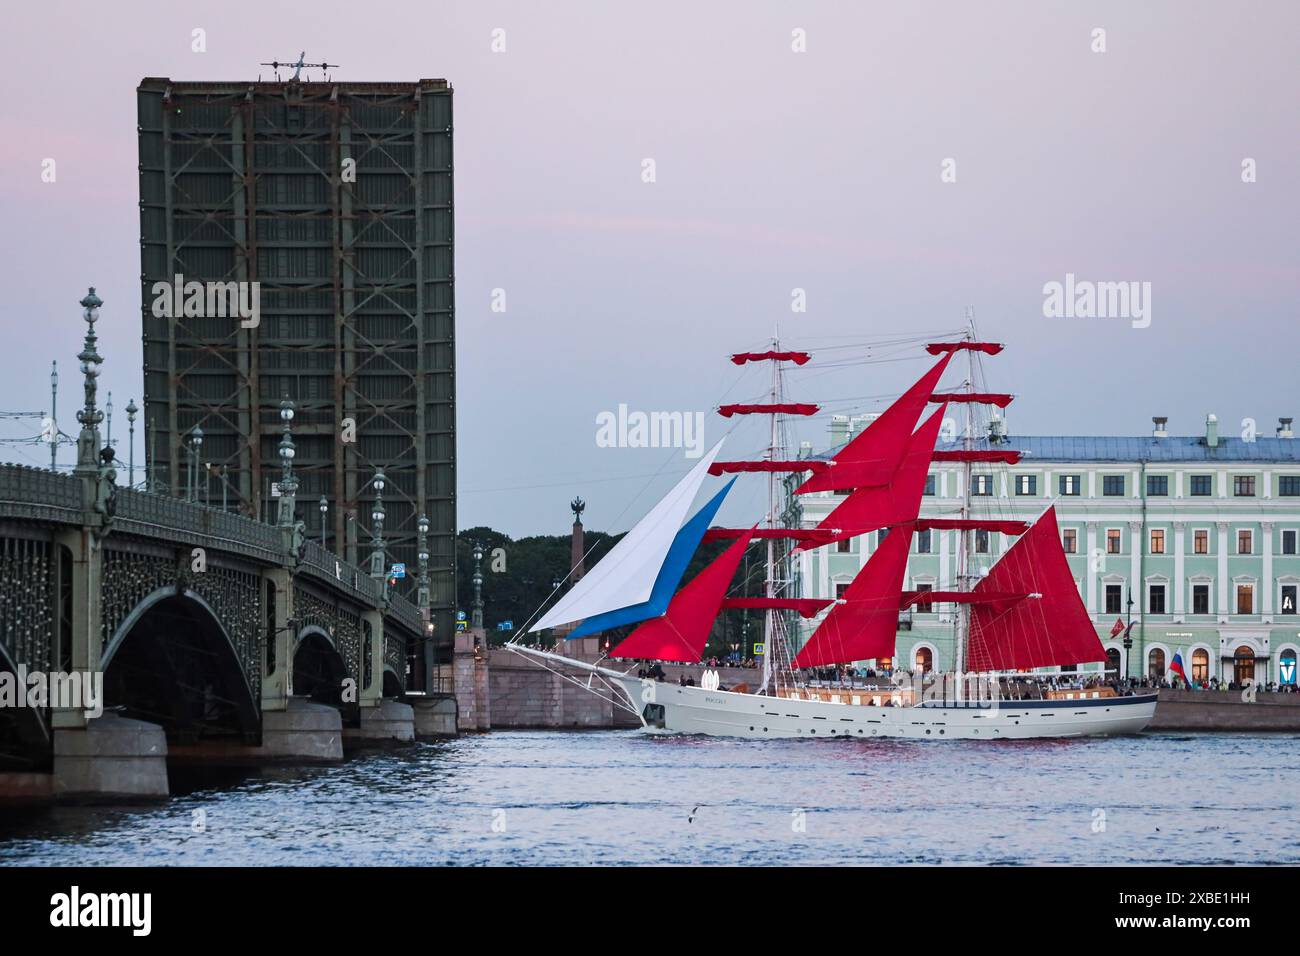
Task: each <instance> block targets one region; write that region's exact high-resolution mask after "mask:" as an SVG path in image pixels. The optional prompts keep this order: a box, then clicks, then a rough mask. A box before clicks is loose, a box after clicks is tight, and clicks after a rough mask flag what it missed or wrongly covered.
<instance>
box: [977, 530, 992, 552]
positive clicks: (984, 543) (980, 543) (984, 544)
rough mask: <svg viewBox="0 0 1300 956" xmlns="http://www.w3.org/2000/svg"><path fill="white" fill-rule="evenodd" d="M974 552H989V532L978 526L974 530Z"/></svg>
mask: <svg viewBox="0 0 1300 956" xmlns="http://www.w3.org/2000/svg"><path fill="white" fill-rule="evenodd" d="M975 553H976V554H988V553H989V533H988V532H987V531H985V530H984V529H983V528H978V529H976V531H975Z"/></svg>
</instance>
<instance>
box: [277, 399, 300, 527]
mask: <svg viewBox="0 0 1300 956" xmlns="http://www.w3.org/2000/svg"><path fill="white" fill-rule="evenodd" d="M280 421H282V422H284V433H283V434H282V435H281V436H280V509H279V515H278V520H277V523H278V524H279V525H280V527H282V528H292V527H293V514H294V511H295V509H296V507H297V500H298V499H297V493H298V479H297V478H296V477H294V474H293V457H294V455H295V454H297V449H295V448H294V447H293V402H291V401H289V399H287V398H286V399H285V400H284V401H282V402H280Z"/></svg>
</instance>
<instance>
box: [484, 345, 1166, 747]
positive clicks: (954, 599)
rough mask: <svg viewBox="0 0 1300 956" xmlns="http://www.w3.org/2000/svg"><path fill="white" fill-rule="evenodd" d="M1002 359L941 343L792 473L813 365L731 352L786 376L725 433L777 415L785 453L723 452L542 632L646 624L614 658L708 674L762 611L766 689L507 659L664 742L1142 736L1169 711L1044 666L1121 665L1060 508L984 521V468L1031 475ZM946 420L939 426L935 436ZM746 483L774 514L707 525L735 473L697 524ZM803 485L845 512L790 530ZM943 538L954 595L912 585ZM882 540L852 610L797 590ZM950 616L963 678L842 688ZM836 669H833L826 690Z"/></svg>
mask: <svg viewBox="0 0 1300 956" xmlns="http://www.w3.org/2000/svg"><path fill="white" fill-rule="evenodd" d="M1002 350H1003V346H1002V345H1001V344H999V343H993V342H983V341H979V340H978V339H977V337H976V335H975V331H974V327H973V324H972V326H971V328H970V330H969V331H968V332H967V333H966V334H965V335H964V336H963V337H962V338H961V339H960V340H958V341H951V342H932V343H928V344H927V345H926V351H927V352H928V353H929V354H930V355H931V356H934V357H936V359H937V360H936V361H935V364H934V365H933V367H931V368H930V369H929V371H927V372H926V374H925V375H923V376H922V377H921V378H920V379H919V380H918V381H917V382H916V383H915V384H914V385H913V386H912V387H911V388H909V389H908V390H907V391H906V392H904V393H903V394H902V395H901V396H900V397H899V398H898V399H897V400H896V401H895V402H894V403H893V404H892V405H890V406H889V407H888V408H887V409H886V410H885V411H884V412H883V413H881V414H880V415H879V416H878V417H877V418H876V419H875V420H874V421H872V422H871V423H870V424H869V425H868V426H867V427H866V428H865V429H863V430H862V431H861V432H860V433H859V434H858V435H857V436H856V437H854V438H853V439H852V440H851V441H849V442H848V443H847V444H845V445H844V446H843V447H842V448H840V449H839V450H838V451H836V452H835V454H834V457H833V458H831V459H830V460H813V459H808V458H800V459H796V460H789V459H788V457H787V455H786V454H785V450H784V429H783V428H782V427H781V426H782V424H783V422H784V420H785V418H786V417H788V416H809V415H814V414H816V413H817V412H818V411H820V408H819V406H817V405H815V404H808V403H802V402H789V401H786V400H785V395H784V378H783V375H782V370H783V369H784V368H786V367H788V366H789V364H791V363H793V364H794V365H800V366H801V365H804V364H805V363H807V362H809V361H810V360H811V358H812V356H811V355H810V354H809V353H808V352H805V351H794V350H788V349H783V348H782V347H781V344H780V341H779V340H778V339H776V338H774V339H773V340H772V343H771V347H770V348H768V349H766V350H765V351H762V352H741V353H737V354H735V355H732V356H731V361H732V362H733V363H735V364H736V365H747V364H750V363H767V364H768V365H770V367H771V373H772V374H771V387H770V390H769V392H768V395H767V396H766V397H767V399H768V400H767V401H765V402H762V403H746V404H731V405H723V406H721V407H720V408H719V409H718V411H719V413H720V414H722V415H723V416H725V417H728V418H730V417H733V416H742V415H743V416H750V415H754V416H768V418H769V419H770V428H769V430H768V433H769V443H768V447H767V449H766V452H765V453H764V454H763V456H762V458H761V459H759V460H752V461H724V460H719V457H718V456H719V454H720V451H721V447H722V444H723V443H722V442H721V441H720V442H718V444H716V445H715V446H714V447H713V448H711V449H710V450H709V451H708V452H707V453H706V454H705V455H704V456H703V457H702V458H701V460H700V461H699V462H698V463H697V464H696V465H695V466H694V467H693V468H692V469H691V470H690V471H689V473H688V474H687V475H686V476H685V477H684V478H682V479H681V480H680V481H679V482H678V483H677V484H676V486H674V487H673V489H672V490H671V491H670V492H669V493H668V495H667V496H666V497H665V498H664V499H663V500H662V501H661V502H660V503H659V504H658V505H656V506H655V508H654V509H652V510H651V511H650V512H649V513H648V514H647V515H646V516H645V518H643V519H642V520H641V521H640V522H638V523H637V524H636V525H635V526H634V527H633V528H632V530H631V531H629V532H628V533H627V535H625V536H624V537H623V539H622V540H621V541H619V543H618V544H617V545H616V546H615V547H614V548H612V549H611V550H610V551H609V553H608V554H607V555H605V557H604V558H603V559H602V560H601V561H600V562H599V563H597V564H596V565H595V567H594V568H592V570H591V571H589V572H587V574H586V575H585V576H583V577H582V578H581V579H580V580H578V581H577V582H576V584H575V585H574V586H573V587H572V588H571V589H570V590H569V591H567V592H566V593H564V594H563V595H562V596H561V597H560V599H559V600H558V601H556V603H555V604H554V605H553V606H552V607H550V608H549V609H548V610H547V611H546V612H545V613H544V614H542V615H541V616H540V617H539V618H538V619H537V620H536V622H535V623H533V624H532V625H531V626H530V627H529V628H528V629H527V632H526V634H535V633H537V632H539V631H544V630H546V629H548V628H555V627H558V626H561V625H565V626H568V625H574V624H575V623H576V626H574V627H573V628H572V630H571V631H570V632H569V634H568V637H569V638H577V637H583V636H587V635H592V634H598V633H601V632H604V631H608V630H610V629H612V628H616V627H623V626H625V625H629V624H636V625H637V627H636V628H635V629H634V630H633V631H632V632H631V633H630V634H629V635H628V636H627V637H626V638H625V639H623V640H622V641H621V642H620V643H618V645H617V646H616V647H615V648H614V649H613V650H612V652H611V656H612V658H614V659H620V660H623V661H628V660H631V661H644V660H651V661H662V662H676V663H688V664H694V663H699V662H700V660H701V656H702V654H703V652H704V648H705V645H706V643H707V642H708V639H709V636H710V633H711V631H712V629H713V625H714V621H715V619H716V618H717V616H718V615H719V613H720V612H722V611H723V610H726V609H731V608H745V609H760V610H762V611H763V612H764V628H763V632H764V641H763V644H764V648H763V649H764V653H763V655H762V664H763V666H762V672H761V673H762V676H761V679H759V680H758V682H757V685H756V686H754V687H752V688H751V687H749V686H739V687H734V688H731V689H723V688H721V687H720V681H719V679H718V676H717V673H716V672H713V671H706V672H705V673H704V675H703V679H702V680H701V682H700V686H681V685H678V684H671V683H666V682H663V681H656V680H653V679H649V678H646V677H643V676H641V675H639V674H637V673H634V672H633V668H634V667H635V666H636V665H635V664H633V665H632V666H631V667H628V668H627V669H626V670H619V669H618V668H616V667H614V666H612V665H613V664H614V660H606V659H602V660H600V661H596V662H594V663H591V662H587V661H582V660H577V659H575V658H572V657H568V656H565V655H562V654H557V653H554V652H553V651H549V650H546V649H544V648H543V647H540V646H534V645H531V644H529V643H527V641H526V637H525V638H521V639H516V640H514V641H512V642H511V643H509V644H507V647H508V648H510V649H511V650H512V651H514V652H516V653H518V654H521V655H523V656H525V657H527V658H529V659H531V660H533V661H534V662H536V663H538V664H539V665H541V666H543V667H546V668H547V669H549V670H553V671H554V672H556V673H558V674H560V675H561V676H563V677H565V678H566V679H568V680H571V681H573V682H574V683H578V684H579V685H580V686H583V687H584V688H586V689H587V690H588V691H590V692H592V693H596V694H601V695H602V696H608V697H609V698H610V699H612V700H614V701H615V702H616V703H617V704H619V705H620V706H622V707H624V708H625V709H627V710H629V711H630V712H632V713H633V714H635V715H636V716H637V717H638V718H640V721H641V724H642V726H643V727H644V728H646V729H649V730H655V731H664V732H675V733H683V734H707V735H715V736H734V737H747V738H760V739H761V738H791V737H811V738H822V739H825V738H827V737H830V738H843V737H851V738H854V737H856V738H867V737H890V738H912V739H926V740H997V739H1026V738H1044V737H1075V736H1083V735H1099V734H1131V733H1137V732H1139V731H1141V730H1142V729H1143V728H1145V727H1146V725H1147V723H1148V722H1149V721H1150V720H1151V718H1152V716H1153V714H1154V713H1155V706H1156V695H1155V694H1141V695H1139V694H1133V693H1131V692H1130V693H1126V694H1121V693H1119V692H1118V691H1117V690H1116V688H1115V687H1114V686H1113V685H1111V684H1108V683H1104V682H1100V681H1094V682H1093V683H1091V684H1087V683H1085V682H1084V681H1083V680H1081V679H1070V680H1067V681H1066V682H1065V684H1064V685H1062V684H1061V683H1060V682H1059V681H1051V682H1050V683H1045V681H1044V676H1045V675H1047V674H1055V673H1056V672H1055V671H1047V670H1045V669H1055V668H1063V669H1064V668H1068V669H1070V670H1071V671H1076V669H1077V668H1078V667H1079V666H1080V665H1083V664H1088V663H1096V662H1105V661H1106V660H1107V658H1106V653H1105V651H1104V649H1103V647H1102V644H1101V641H1100V640H1099V638H1098V636H1097V632H1096V630H1095V628H1094V626H1093V623H1092V621H1091V619H1090V617H1089V614H1088V611H1087V609H1086V608H1085V606H1084V604H1083V601H1082V600H1081V598H1080V596H1079V591H1078V586H1077V585H1076V583H1075V580H1074V578H1073V575H1072V573H1071V571H1070V568H1069V564H1068V561H1067V559H1066V556H1065V552H1064V550H1063V548H1062V544H1061V538H1060V533H1059V530H1058V527H1057V522H1056V514H1055V508H1054V506H1052V505H1051V504H1049V505H1048V506H1047V508H1046V509H1045V510H1044V511H1043V513H1042V514H1041V515H1040V516H1039V517H1038V518H1037V520H1035V521H1033V522H1026V521H1021V520H1010V519H1007V518H1003V517H995V516H989V515H981V514H976V513H975V510H974V509H973V507H972V492H971V485H972V477H973V467H974V466H975V465H987V466H991V467H997V466H1009V465H1014V464H1016V463H1017V462H1019V461H1020V453H1019V452H1017V451H1015V450H1012V449H1010V448H1005V447H1002V446H1003V444H1004V443H1005V430H1004V429H1003V428H1002V427H1000V425H1001V419H1000V418H999V417H998V414H997V410H998V409H1005V408H1006V407H1007V405H1008V404H1009V403H1010V401H1011V399H1012V396H1011V395H1009V394H1003V393H992V392H985V391H977V390H976V382H977V381H982V377H977V374H976V362H977V360H980V359H981V358H982V357H983V356H995V355H998V354H999V353H1000V352H1001V351H1002ZM959 354H961V355H964V356H965V358H966V360H967V366H968V375H967V377H966V380H965V382H964V383H963V385H962V386H961V388H960V389H958V390H956V391H949V392H943V391H940V390H939V382H940V380H941V378H942V376H943V374H944V372H945V371H946V370H947V368H948V366H949V364H950V363H951V362H952V360H953V358H954V357H955V356H957V355H959ZM931 404H934V405H937V406H938V408H937V410H935V411H934V412H933V413H931V414H929V415H928V416H927V417H925V420H924V421H921V419H922V416H923V415H924V413H925V410H926V407H927V406H928V405H931ZM950 406H959V407H960V408H961V409H963V410H964V413H965V422H966V427H965V431H964V434H963V436H962V438H961V440H960V441H950V442H947V443H946V444H948V445H950V446H958V447H948V448H939V447H938V445H939V444H940V442H939V439H940V432H941V429H942V428H943V425H944V421H945V416H946V414H947V412H948V409H949V407H950ZM980 406H990V407H991V408H992V410H993V411H992V414H991V420H990V428H989V430H988V434H989V440H988V441H978V442H977V439H976V435H975V428H976V421H975V409H976V408H978V407H980ZM918 422H920V425H919V427H918V424H917V423H918ZM977 444H978V445H979V446H980V447H976V446H977ZM936 461H948V462H958V463H960V464H961V466H962V470H961V479H962V480H961V494H960V500H961V507H960V511H959V513H958V514H956V516H952V517H948V516H944V517H925V518H923V517H921V514H920V512H921V500H922V496H923V494H924V490H925V484H926V478H927V475H928V471H929V468H930V464H931V462H936ZM744 473H758V474H763V475H766V478H767V498H768V501H767V506H768V510H767V514H766V516H765V519H764V520H763V521H762V522H758V523H755V524H754V525H753V526H752V527H750V528H717V527H711V525H712V522H713V520H714V517H715V516H716V514H717V512H718V509H719V508H720V507H721V505H722V502H723V500H724V498H725V497H726V495H727V493H728V492H729V491H730V489H731V487H732V485H734V483H735V481H736V480H737V479H736V478H735V477H732V478H731V479H730V480H729V481H728V482H727V483H726V484H725V485H724V486H723V487H722V488H721V489H720V490H718V491H716V492H715V493H714V494H713V495H712V496H711V497H710V498H709V499H708V500H707V501H706V503H705V504H704V505H703V506H702V507H701V508H700V509H699V510H698V511H697V512H696V513H695V514H694V515H693V516H691V517H690V518H689V519H687V514H688V513H689V511H690V508H691V505H692V504H693V503H694V501H695V499H696V497H697V496H698V495H699V492H700V489H701V487H702V486H703V485H704V483H705V481H706V480H707V479H708V478H709V477H710V476H714V477H720V476H725V475H739V474H744ZM783 476H784V478H783ZM795 476H799V477H801V478H802V482H801V483H800V484H798V486H797V487H795V488H794V494H796V495H802V494H810V493H822V492H837V493H839V494H840V495H844V496H845V497H844V498H843V500H842V501H841V502H839V504H838V505H837V506H836V507H835V508H834V510H832V511H831V513H830V514H829V515H828V516H827V517H826V518H825V519H823V520H822V521H820V522H819V523H818V524H817V526H816V527H813V528H804V527H799V526H798V525H799V524H800V522H798V521H797V520H791V518H790V516H789V513H788V512H787V513H786V514H785V515H781V514H779V512H780V511H781V510H782V509H780V506H779V503H778V489H779V483H780V482H781V481H782V480H785V479H790V480H791V483H792V484H793V479H794V478H795ZM760 524H761V525H762V526H761V527H760ZM927 530H937V531H956V532H957V533H958V537H959V547H958V549H957V569H956V571H957V573H956V581H955V584H956V588H955V590H946V591H935V590H905V589H904V583H905V575H906V569H907V557H908V553H909V551H910V547H911V543H912V539H913V535H914V533H916V532H918V531H927ZM994 531H996V532H1001V533H1002V534H1005V535H1008V536H1013V537H1015V539H1016V540H1015V542H1014V543H1013V544H1012V545H1011V546H1010V547H1009V548H1008V549H1007V550H1006V552H1005V553H1004V554H1003V555H1002V557H1001V558H1000V559H999V560H998V561H997V562H996V563H995V564H993V566H992V567H991V568H988V569H978V568H977V567H976V562H975V552H974V548H973V540H974V536H975V535H976V534H979V533H987V532H994ZM872 532H875V533H877V534H879V535H880V538H879V540H878V545H877V547H876V549H875V551H874V552H873V553H872V554H871V557H870V558H869V559H868V560H867V562H866V563H865V564H864V565H863V567H862V569H861V571H860V572H859V573H858V574H857V576H856V577H855V578H854V580H853V581H852V583H851V584H849V586H848V587H847V589H846V590H845V591H844V592H843V594H842V595H840V596H838V597H836V598H825V599H823V598H808V597H800V596H798V595H797V594H795V593H794V588H793V587H792V584H793V583H794V580H795V579H794V576H793V574H792V573H791V569H792V567H793V563H794V559H795V557H796V556H797V555H798V554H799V553H801V552H803V551H807V550H810V549H815V548H823V547H828V546H832V545H835V544H836V543H837V542H840V541H844V540H847V539H852V538H856V537H860V536H862V535H865V534H868V533H872ZM709 540H728V541H731V544H730V545H729V546H727V547H726V549H725V550H723V551H722V553H721V554H720V555H718V557H716V558H715V559H714V560H713V561H711V562H710V563H709V564H708V565H707V566H706V567H705V568H704V569H703V570H702V571H701V572H700V573H699V574H698V575H696V576H695V577H694V578H693V579H692V580H691V581H690V582H688V583H687V584H686V585H685V586H682V587H680V588H679V585H680V583H681V579H682V577H683V576H684V575H685V572H686V569H687V566H688V565H689V563H690V560H691V558H692V556H693V555H694V554H695V552H696V550H697V549H698V548H699V547H700V545H701V544H702V543H703V542H704V541H709ZM756 541H761V542H762V543H763V545H764V546H765V550H766V559H765V570H766V575H765V583H764V588H763V591H764V593H763V596H762V597H729V596H728V591H729V588H730V586H731V582H732V579H733V577H734V576H735V574H736V570H737V568H738V566H739V565H740V563H741V561H742V558H743V556H744V554H745V551H746V549H747V548H748V547H749V546H750V545H751V543H754V542H756ZM940 603H943V604H952V605H954V606H955V608H956V614H955V615H954V627H955V635H954V638H955V640H954V646H955V661H954V668H953V671H952V672H949V673H924V672H921V673H907V672H898V673H895V674H892V675H891V676H890V677H889V678H888V679H883V678H877V679H875V680H874V681H870V680H869V681H866V682H865V683H864V682H862V681H860V680H856V679H850V680H847V681H846V680H844V679H843V676H842V675H843V671H842V670H840V668H841V667H847V666H852V665H854V664H855V663H856V664H858V665H863V664H866V663H869V662H874V661H882V660H886V659H893V658H894V655H895V644H896V641H897V631H898V626H899V619H900V614H901V613H903V612H905V611H907V610H908V609H909V608H913V607H917V606H928V607H931V608H934V607H935V606H936V605H937V604H940ZM796 614H797V615H801V616H803V617H805V618H813V619H814V620H816V621H817V624H816V627H815V629H814V630H813V631H812V633H811V635H810V636H809V637H808V639H807V640H806V641H805V642H803V643H802V646H801V647H798V648H795V647H794V646H793V641H792V634H793V631H794V629H793V628H791V626H790V623H791V620H792V615H796ZM826 668H834V670H833V671H832V672H831V673H830V674H828V673H827V671H826V670H825V669H826ZM575 672H576V673H575ZM868 673H870V672H868ZM1086 673H1088V672H1086ZM1090 673H1091V674H1092V675H1094V677H1095V676H1100V675H1098V672H1097V671H1092V672H1090ZM819 675H820V676H823V677H827V678H828V679H818V677H819Z"/></svg>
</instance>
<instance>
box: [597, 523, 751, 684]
mask: <svg viewBox="0 0 1300 956" xmlns="http://www.w3.org/2000/svg"><path fill="white" fill-rule="evenodd" d="M750 537H751V534H749V533H746V534H745V535H743V536H742V537H740V538H737V539H736V543H735V544H733V545H732V546H731V547H729V548H727V550H726V551H723V552H722V554H720V555H718V556H717V557H716V558H714V559H713V561H711V562H710V563H709V565H708V566H707V567H706V568H705V569H704V570H703V571H701V572H700V573H699V574H697V575H696V576H695V577H694V578H693V579H692V580H691V583H690V584H688V585H686V587H684V588H682V589H681V590H680V591H678V592H677V593H676V594H675V595H673V599H672V600H671V601H669V602H668V610H667V611H665V612H664V614H663V616H662V617H656V618H653V619H651V620H649V621H646V622H645V623H644V624H642V625H641V626H640V627H638V628H637V629H636V630H635V631H633V632H632V633H631V634H629V635H628V637H627V639H626V640H625V641H623V642H622V643H621V644H619V645H618V647H617V648H616V649H615V651H614V656H615V657H636V658H646V659H648V660H655V661H677V662H678V663H681V664H694V663H696V662H698V661H699V659H700V655H702V654H703V653H704V645H705V644H706V643H708V640H709V632H710V631H711V630H712V629H713V621H714V619H715V618H717V616H718V610H719V608H721V606H722V599H723V597H725V596H726V593H727V586H728V585H730V584H731V579H732V578H733V577H734V576H735V574H736V567H737V565H739V564H740V559H741V557H742V556H743V555H744V553H745V548H746V546H748V544H749V539H750Z"/></svg>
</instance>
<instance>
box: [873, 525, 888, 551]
mask: <svg viewBox="0 0 1300 956" xmlns="http://www.w3.org/2000/svg"><path fill="white" fill-rule="evenodd" d="M888 536H889V529H888V528H881V529H880V530H879V531H877V532H876V549H877V550H879V549H880V546H881V545H882V544H884V543H885V538H887V537H888Z"/></svg>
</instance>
